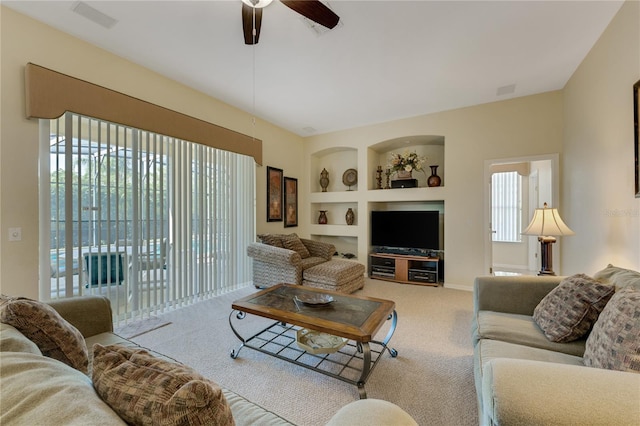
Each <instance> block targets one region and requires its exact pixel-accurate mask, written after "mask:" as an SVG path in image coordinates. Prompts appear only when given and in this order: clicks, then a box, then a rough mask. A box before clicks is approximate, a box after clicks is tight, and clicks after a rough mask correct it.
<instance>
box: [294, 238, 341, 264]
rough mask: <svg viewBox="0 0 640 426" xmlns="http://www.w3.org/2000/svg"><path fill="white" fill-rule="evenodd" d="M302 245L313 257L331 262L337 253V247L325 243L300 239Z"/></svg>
mask: <svg viewBox="0 0 640 426" xmlns="http://www.w3.org/2000/svg"><path fill="white" fill-rule="evenodd" d="M300 241H302V244H304V246H305V247H306V248H307V250H309V253H310V254H311V256H317V257H321V258H323V259H326V260H331V258H332V257H333V255H334V254H335V252H336V246H334V245H333V244H330V243H325V242H323V241H316V240H309V239H306V238H300Z"/></svg>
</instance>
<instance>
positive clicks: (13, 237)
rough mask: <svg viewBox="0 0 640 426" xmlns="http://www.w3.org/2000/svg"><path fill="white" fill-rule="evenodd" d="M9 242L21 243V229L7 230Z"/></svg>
mask: <svg viewBox="0 0 640 426" xmlns="http://www.w3.org/2000/svg"><path fill="white" fill-rule="evenodd" d="M9 241H22V228H9Z"/></svg>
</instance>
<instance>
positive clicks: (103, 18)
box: [71, 1, 118, 29]
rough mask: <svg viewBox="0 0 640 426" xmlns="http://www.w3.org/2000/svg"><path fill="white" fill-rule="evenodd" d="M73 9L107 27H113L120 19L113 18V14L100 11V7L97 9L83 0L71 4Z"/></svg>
mask: <svg viewBox="0 0 640 426" xmlns="http://www.w3.org/2000/svg"><path fill="white" fill-rule="evenodd" d="M71 10H72V11H73V12H75V13H77V14H78V15H80V16H82V17H84V18H87V19H88V20H90V21H91V22H94V23H96V24H98V25H100V26H101V27H104V28H106V29H111V28H113V26H114V25H115V24H117V23H118V20H116V19H113V18H112V17H111V16H109V15H107V14H104V13H102V12H100V11H99V10H98V9H95V8H94V7H92V6H89V5H88V4H87V3H85V2H82V1H77V2H75V3H73V4H72V5H71Z"/></svg>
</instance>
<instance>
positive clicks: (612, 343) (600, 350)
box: [583, 288, 640, 373]
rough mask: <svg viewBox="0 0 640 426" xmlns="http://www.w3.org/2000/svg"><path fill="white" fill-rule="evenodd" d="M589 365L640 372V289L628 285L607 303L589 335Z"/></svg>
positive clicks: (585, 359)
mask: <svg viewBox="0 0 640 426" xmlns="http://www.w3.org/2000/svg"><path fill="white" fill-rule="evenodd" d="M583 360H584V364H585V365H586V366H587V367H596V368H606V369H609V370H621V371H632V372H636V373H640V291H638V290H636V289H634V288H625V289H622V290H620V291H618V292H617V293H616V294H615V295H614V296H613V297H612V298H611V300H610V301H609V303H607V306H606V307H605V308H604V310H603V311H602V313H601V314H600V317H599V318H598V321H597V322H596V323H595V325H594V326H593V330H592V331H591V334H590V335H589V337H588V338H587V345H586V348H585V351H584V357H583Z"/></svg>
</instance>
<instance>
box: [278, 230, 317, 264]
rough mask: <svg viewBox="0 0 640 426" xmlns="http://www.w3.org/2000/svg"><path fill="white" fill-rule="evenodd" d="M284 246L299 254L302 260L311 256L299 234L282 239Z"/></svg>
mask: <svg viewBox="0 0 640 426" xmlns="http://www.w3.org/2000/svg"><path fill="white" fill-rule="evenodd" d="M282 245H283V246H284V248H286V249H289V250H293V251H295V252H297V253H298V254H299V255H300V257H301V258H303V259H306V258H307V257H309V256H311V253H309V250H308V249H307V247H305V245H304V244H303V243H302V241H301V240H300V237H298V235H297V234H289V235H285V236H283V237H282Z"/></svg>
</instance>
